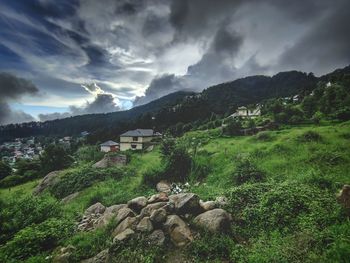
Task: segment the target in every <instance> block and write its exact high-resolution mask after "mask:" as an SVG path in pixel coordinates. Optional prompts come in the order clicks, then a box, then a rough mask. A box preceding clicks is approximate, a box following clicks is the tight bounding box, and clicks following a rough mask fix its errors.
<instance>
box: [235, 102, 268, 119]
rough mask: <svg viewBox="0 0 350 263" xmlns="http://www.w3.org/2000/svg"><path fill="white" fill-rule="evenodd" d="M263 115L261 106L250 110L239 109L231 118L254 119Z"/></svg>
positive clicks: (247, 108) (243, 107) (246, 108)
mask: <svg viewBox="0 0 350 263" xmlns="http://www.w3.org/2000/svg"><path fill="white" fill-rule="evenodd" d="M260 115H261V110H260V106H259V105H258V106H257V107H254V108H250V107H245V106H242V107H238V109H237V110H236V112H235V113H233V114H232V115H231V116H230V117H232V118H236V117H242V118H254V117H258V116H260Z"/></svg>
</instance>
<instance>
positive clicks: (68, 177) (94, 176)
mask: <svg viewBox="0 0 350 263" xmlns="http://www.w3.org/2000/svg"><path fill="white" fill-rule="evenodd" d="M126 173H127V171H126V170H122V169H121V168H118V167H110V168H104V169H101V168H93V167H89V166H83V167H78V168H74V169H71V170H68V171H67V172H66V173H65V174H64V175H63V176H62V177H60V180H59V181H58V182H57V183H56V184H54V185H53V186H51V187H50V188H49V190H50V192H51V193H52V194H53V195H54V196H55V197H57V198H63V197H65V196H67V195H70V194H72V193H75V192H77V191H80V190H82V189H84V188H86V187H89V186H91V185H92V184H93V183H95V182H98V181H103V180H106V179H107V178H113V179H120V178H122V177H123V176H125V175H126Z"/></svg>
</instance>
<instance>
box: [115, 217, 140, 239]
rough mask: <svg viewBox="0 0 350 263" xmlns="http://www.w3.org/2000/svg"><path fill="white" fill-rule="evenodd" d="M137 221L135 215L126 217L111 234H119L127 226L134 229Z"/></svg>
mask: <svg viewBox="0 0 350 263" xmlns="http://www.w3.org/2000/svg"><path fill="white" fill-rule="evenodd" d="M137 223H138V220H137V218H136V217H127V218H125V219H124V220H123V221H122V222H121V223H120V224H119V225H118V226H117V227H116V228H115V229H114V231H113V233H112V235H113V236H116V235H119V234H120V233H121V232H123V231H124V230H125V229H127V228H131V229H136V225H137Z"/></svg>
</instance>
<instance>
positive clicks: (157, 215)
mask: <svg viewBox="0 0 350 263" xmlns="http://www.w3.org/2000/svg"><path fill="white" fill-rule="evenodd" d="M166 217H167V212H166V210H165V209H164V208H159V209H157V210H154V211H153V212H152V214H151V216H150V219H151V221H152V222H153V223H154V225H155V226H160V225H161V224H162V223H164V222H165V220H166Z"/></svg>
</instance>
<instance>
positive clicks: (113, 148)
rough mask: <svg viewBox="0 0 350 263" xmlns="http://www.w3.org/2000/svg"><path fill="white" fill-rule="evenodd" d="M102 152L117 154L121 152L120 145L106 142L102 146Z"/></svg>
mask: <svg viewBox="0 0 350 263" xmlns="http://www.w3.org/2000/svg"><path fill="white" fill-rule="evenodd" d="M100 147H101V152H117V151H119V143H117V142H114V141H106V142H104V143H102V144H100Z"/></svg>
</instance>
